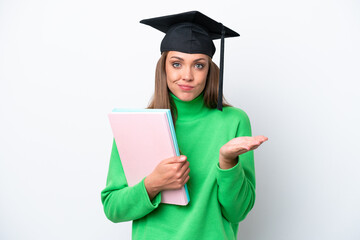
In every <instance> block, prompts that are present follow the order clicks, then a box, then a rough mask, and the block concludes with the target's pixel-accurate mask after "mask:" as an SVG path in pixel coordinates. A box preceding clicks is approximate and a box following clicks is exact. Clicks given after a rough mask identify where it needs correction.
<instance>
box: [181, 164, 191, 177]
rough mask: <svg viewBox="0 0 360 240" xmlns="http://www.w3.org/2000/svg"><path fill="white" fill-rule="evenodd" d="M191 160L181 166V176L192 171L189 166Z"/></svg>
mask: <svg viewBox="0 0 360 240" xmlns="http://www.w3.org/2000/svg"><path fill="white" fill-rule="evenodd" d="M189 165H190V164H189V162H188V161H186V163H185V164H184V165H183V166H182V167H181V169H180V170H179V177H180V178H181V177H183V176H184V174H186V172H190V168H189Z"/></svg>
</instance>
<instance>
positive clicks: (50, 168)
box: [0, 0, 360, 240]
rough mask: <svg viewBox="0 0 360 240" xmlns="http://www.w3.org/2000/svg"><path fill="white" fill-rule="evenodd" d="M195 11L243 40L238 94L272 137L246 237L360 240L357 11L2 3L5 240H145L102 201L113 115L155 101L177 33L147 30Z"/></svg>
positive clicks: (0, 187) (0, 193) (285, 5)
mask: <svg viewBox="0 0 360 240" xmlns="http://www.w3.org/2000/svg"><path fill="white" fill-rule="evenodd" d="M189 10H199V11H201V12H203V13H205V14H206V15H208V16H210V17H212V18H214V19H216V20H217V21H220V22H222V23H224V24H225V25H227V26H228V27H230V28H232V29H234V30H236V31H238V32H239V33H240V35H241V37H240V38H232V39H228V40H226V42H225V48H226V49H225V82H224V94H225V97H226V98H227V99H228V101H229V102H230V103H231V104H233V105H234V106H236V107H239V108H242V109H243V110H245V111H246V112H247V113H248V115H249V117H250V119H251V123H252V128H253V134H254V135H260V134H261V135H265V136H267V137H269V141H268V142H267V143H265V144H264V145H263V146H262V147H261V148H259V149H258V150H256V152H255V164H256V176H257V199H256V204H255V207H254V209H253V210H252V212H251V213H250V214H249V215H248V217H247V219H246V220H244V221H243V222H242V223H241V224H240V229H239V239H253V240H258V239H266V240H288V239H291V240H304V239H310V240H312V239H327V240H337V239H346V240H356V239H360V230H359V224H360V204H359V203H360V174H359V168H360V161H359V160H360V158H359V154H358V150H359V142H360V141H359V134H360V131H359V130H360V128H359V125H358V124H359V122H360V110H359V109H360V107H359V102H360V97H359V80H360V73H359V66H360V58H359V55H360V47H359V42H360V3H359V1H355V0H353V1H350V0H330V1H328V0H327V1H325V0H303V1H285V0H274V1H265V0H259V1H188V0H184V1H141V2H140V1H126V2H124V1H107V0H106V1H99V0H97V1H89V0H87V1H85V0H71V1H70V0H63V1H45V0H43V1H40V0H33V1H25V0H23V1H20V0H0V239H2V240H13V239H14V240H15V239H16V240H17V239H39V240H42V239H44V240H45V239H89V240H90V239H91V240H97V239H131V223H129V222H128V223H119V224H114V223H111V222H110V221H108V220H107V219H106V217H105V215H104V214H103V210H102V205H101V201H100V192H101V190H102V189H103V188H104V187H105V182H106V175H107V168H108V163H109V157H110V150H111V143H112V134H111V129H110V126H109V123H108V119H107V113H108V112H110V111H111V109H112V108H113V107H146V106H147V104H148V101H149V99H150V97H151V95H152V92H153V89H154V88H153V87H154V69H155V64H156V61H157V59H158V58H159V57H160V41H161V39H162V37H163V34H162V33H160V32H158V31H156V30H154V29H152V28H150V27H148V26H145V25H142V24H140V23H139V21H140V20H141V19H143V18H150V17H155V16H161V15H167V14H174V13H180V12H184V11H189ZM216 46H217V47H218V46H219V43H218V42H216ZM218 49H219V48H218ZM218 54H219V51H217V53H216V54H215V57H214V61H215V62H217V63H218V58H219V57H218Z"/></svg>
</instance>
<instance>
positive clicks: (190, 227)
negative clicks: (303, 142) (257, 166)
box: [101, 94, 255, 240]
mask: <svg viewBox="0 0 360 240" xmlns="http://www.w3.org/2000/svg"><path fill="white" fill-rule="evenodd" d="M171 97H172V98H173V100H174V102H175V104H176V107H177V110H178V118H177V121H176V125H175V129H176V136H177V141H178V144H179V148H180V151H181V153H182V154H183V155H186V156H187V160H188V161H189V163H190V174H189V175H190V180H189V181H188V183H187V187H188V191H189V195H190V202H189V204H188V205H187V206H177V205H169V204H163V203H160V201H161V193H160V194H158V195H157V196H156V197H155V198H154V199H153V200H152V201H150V199H149V197H148V195H147V192H146V189H145V185H144V179H143V180H142V181H141V182H139V183H138V184H136V185H134V186H132V187H128V185H127V182H126V178H125V175H124V171H123V168H122V165H121V161H120V157H119V153H118V151H117V148H116V144H115V142H114V143H113V147H112V153H111V158H110V166H109V172H108V178H107V184H106V188H105V189H104V190H103V191H102V192H101V200H102V203H103V205H104V211H105V214H106V216H107V218H108V219H110V220H111V221H113V222H124V221H131V220H133V225H132V228H133V231H132V239H134V240H137V239H141V240H148V239H149V240H150V239H156V240H163V239H164V240H169V239H175V240H176V239H179V240H187V239H197V240H201V239H206V240H211V239H214V240H222V239H236V235H237V229H238V225H239V222H240V221H242V220H243V219H244V218H245V217H246V215H247V214H248V213H249V211H250V210H251V209H252V207H253V205H254V201H255V171H254V157H253V151H249V152H247V153H245V154H242V155H240V156H239V158H238V159H239V161H238V163H237V164H236V165H235V166H234V167H233V168H230V169H226V170H225V169H220V167H219V150H220V148H221V147H222V146H223V145H224V144H225V143H227V142H228V141H229V140H231V139H233V138H235V137H241V136H251V128H250V122H249V119H248V117H247V115H246V113H245V112H244V111H242V110H240V109H238V108H234V107H224V108H223V111H222V112H221V111H219V110H217V109H209V108H207V107H206V106H205V105H204V101H203V94H201V95H199V96H198V97H197V98H195V99H194V100H192V101H189V102H185V101H182V100H180V99H178V98H177V97H176V96H175V95H173V94H171ZM160 160H163V159H160Z"/></svg>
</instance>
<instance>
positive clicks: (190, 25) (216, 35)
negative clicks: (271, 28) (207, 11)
mask: <svg viewBox="0 0 360 240" xmlns="http://www.w3.org/2000/svg"><path fill="white" fill-rule="evenodd" d="M140 23H144V24H146V25H149V26H151V27H153V28H156V29H158V30H160V31H162V32H164V33H166V35H165V37H164V39H163V40H162V42H161V46H160V50H161V52H165V51H178V52H184V53H202V54H206V55H208V56H210V57H211V58H212V57H213V55H214V53H215V46H214V43H213V41H212V40H215V39H220V38H221V51H220V76H219V97H218V105H217V108H218V109H219V110H220V111H222V86H223V68H224V38H227V37H238V36H240V35H239V34H238V33H236V32H234V31H233V30H231V29H229V28H227V27H225V26H224V25H223V24H221V23H219V22H216V21H215V20H213V19H211V18H209V17H207V16H205V15H204V14H202V13H201V12H198V11H191V12H185V13H179V14H174V15H168V16H163V17H156V18H150V19H144V20H141V21H140Z"/></svg>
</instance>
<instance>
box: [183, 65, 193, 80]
mask: <svg viewBox="0 0 360 240" xmlns="http://www.w3.org/2000/svg"><path fill="white" fill-rule="evenodd" d="M182 79H183V80H184V81H187V82H188V81H192V80H194V76H193V72H192V69H191V67H186V68H183V72H182Z"/></svg>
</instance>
